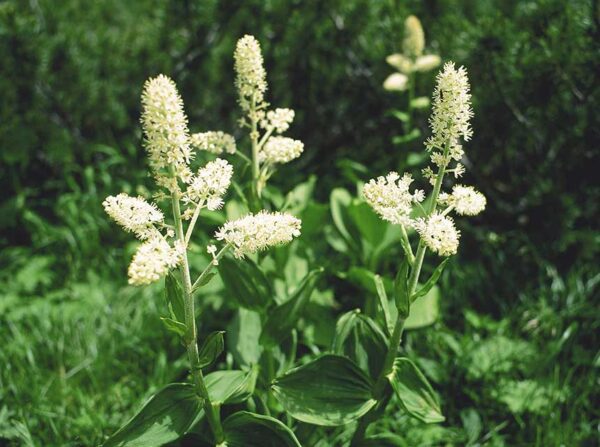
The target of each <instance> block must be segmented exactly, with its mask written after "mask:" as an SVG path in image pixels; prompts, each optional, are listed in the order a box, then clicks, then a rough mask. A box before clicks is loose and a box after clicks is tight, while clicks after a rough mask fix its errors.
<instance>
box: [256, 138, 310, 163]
mask: <svg viewBox="0 0 600 447" xmlns="http://www.w3.org/2000/svg"><path fill="white" fill-rule="evenodd" d="M303 151H304V143H303V142H302V141H299V140H294V139H292V138H288V137H271V138H269V139H268V140H267V142H266V143H265V144H264V146H263V147H262V148H261V150H260V152H259V153H258V159H259V160H260V162H261V163H269V164H276V163H288V162H290V161H292V160H293V159H295V158H298V157H299V156H300V155H302V152H303Z"/></svg>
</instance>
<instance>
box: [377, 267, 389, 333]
mask: <svg viewBox="0 0 600 447" xmlns="http://www.w3.org/2000/svg"><path fill="white" fill-rule="evenodd" d="M373 282H374V283H375V289H376V290H377V297H378V298H379V305H380V306H381V312H382V313H383V319H384V327H385V329H386V331H387V333H388V335H389V334H391V333H392V331H393V330H394V320H393V319H392V314H391V313H390V301H389V299H388V296H387V292H386V291H385V284H384V283H383V280H382V279H381V276H379V275H375V276H374V277H373Z"/></svg>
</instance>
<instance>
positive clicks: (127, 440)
mask: <svg viewBox="0 0 600 447" xmlns="http://www.w3.org/2000/svg"><path fill="white" fill-rule="evenodd" d="M202 414H203V411H202V400H201V399H200V398H199V397H198V395H197V394H196V393H195V391H194V387H193V386H192V385H191V384H189V383H172V384H170V385H167V386H166V387H164V388H163V389H161V390H160V391H159V392H157V393H156V394H155V395H154V396H152V397H151V398H150V399H149V400H148V402H146V404H144V406H143V407H142V409H141V410H140V411H139V412H138V413H137V414H136V415H135V416H134V417H133V418H132V419H131V420H130V421H129V422H127V423H126V424H125V425H124V426H123V427H122V428H120V429H119V431H117V432H116V433H115V434H114V435H112V436H111V437H110V438H109V439H108V440H107V441H106V442H105V443H104V444H103V447H154V446H161V445H163V444H166V443H169V442H172V441H175V440H177V439H179V438H180V437H181V436H183V435H184V434H185V433H186V432H187V431H188V430H190V428H191V427H192V426H193V425H194V424H195V423H196V422H197V421H198V420H199V419H200V417H201V416H202Z"/></svg>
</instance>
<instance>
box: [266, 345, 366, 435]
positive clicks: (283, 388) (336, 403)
mask: <svg viewBox="0 0 600 447" xmlns="http://www.w3.org/2000/svg"><path fill="white" fill-rule="evenodd" d="M372 386H373V383H372V381H371V379H369V377H367V375H366V374H365V373H364V372H363V371H362V370H361V369H360V368H359V367H358V366H357V365H356V364H355V363H354V362H352V361H351V360H349V359H347V358H346V357H341V356H338V355H332V354H326V355H324V356H322V357H318V358H317V359H315V360H313V361H311V362H310V363H307V364H306V365H302V366H299V367H297V368H295V369H292V370H290V371H288V372H287V373H286V374H284V375H283V376H281V377H279V378H277V379H276V380H274V381H273V385H272V390H273V393H274V394H275V397H276V398H277V399H278V400H279V402H280V403H281V405H282V406H283V407H284V408H285V410H286V411H287V412H288V413H289V414H290V415H292V417H294V418H296V419H298V420H300V421H302V422H308V423H309V424H316V425H325V426H337V425H343V424H347V423H348V422H352V421H355V420H356V419H358V418H360V417H361V416H363V415H364V414H365V413H367V412H368V411H369V410H370V409H371V408H372V407H373V406H374V405H375V404H376V403H377V401H376V400H375V399H374V398H373V396H372V392H371V389H372Z"/></svg>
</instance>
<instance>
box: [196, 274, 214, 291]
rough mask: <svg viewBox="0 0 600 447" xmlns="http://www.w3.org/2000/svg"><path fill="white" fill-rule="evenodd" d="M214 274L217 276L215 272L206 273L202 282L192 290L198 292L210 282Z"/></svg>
mask: <svg viewBox="0 0 600 447" xmlns="http://www.w3.org/2000/svg"><path fill="white" fill-rule="evenodd" d="M216 274H217V272H209V273H207V274H206V276H205V277H204V278H202V281H200V282H199V283H198V284H196V287H195V288H194V290H198V289H199V288H200V287H202V286H205V285H206V284H208V283H209V282H210V280H211V279H213V278H214V276H215V275H216Z"/></svg>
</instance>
